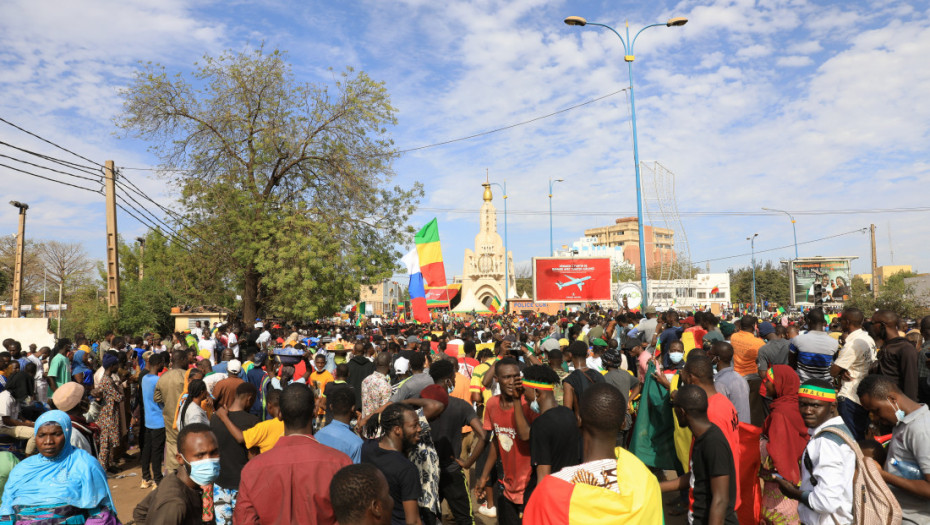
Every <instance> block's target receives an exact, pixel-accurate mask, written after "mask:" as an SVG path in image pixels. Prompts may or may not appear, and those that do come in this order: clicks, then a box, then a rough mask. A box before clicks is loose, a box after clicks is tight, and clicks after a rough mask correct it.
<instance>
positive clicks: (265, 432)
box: [216, 388, 284, 453]
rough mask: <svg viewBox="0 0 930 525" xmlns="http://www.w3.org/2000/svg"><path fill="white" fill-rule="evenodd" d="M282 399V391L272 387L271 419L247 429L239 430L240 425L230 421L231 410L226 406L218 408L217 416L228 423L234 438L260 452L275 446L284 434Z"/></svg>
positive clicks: (270, 394) (268, 405)
mask: <svg viewBox="0 0 930 525" xmlns="http://www.w3.org/2000/svg"><path fill="white" fill-rule="evenodd" d="M280 400H281V391H280V390H277V389H274V388H273V389H271V392H269V393H268V399H267V409H268V415H270V416H271V419H268V420H266V421H262V422H261V423H259V424H257V425H255V426H254V427H252V428H249V429H246V430H239V427H237V426H236V425H234V424H233V422H232V421H230V419H229V410H227V409H226V407H221V408H219V409H217V411H216V416H217V417H218V418H220V421H222V422H223V424H224V425H226V430H228V431H229V433H230V434H231V435H232V437H233V439H235V440H236V441H238V442H239V443H242V444H243V445H245V448H247V449H249V450H251V449H252V448H254V447H257V448H258V450H259V453H261V452H267V451H269V450H271V448H272V447H274V446H275V444H276V443H277V442H278V438H280V437H281V436H283V435H284V421H282V420H281V409H280V403H279V402H280Z"/></svg>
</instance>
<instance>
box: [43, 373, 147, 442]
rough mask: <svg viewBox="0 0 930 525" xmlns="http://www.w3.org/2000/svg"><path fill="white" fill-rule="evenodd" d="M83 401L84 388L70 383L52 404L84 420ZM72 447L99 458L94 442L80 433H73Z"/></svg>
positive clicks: (56, 395)
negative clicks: (82, 414)
mask: <svg viewBox="0 0 930 525" xmlns="http://www.w3.org/2000/svg"><path fill="white" fill-rule="evenodd" d="M83 401H84V386H83V385H81V384H80V383H75V382H74V381H69V382H67V383H65V384H63V385H61V387H60V388H59V389H58V390H56V391H55V393H54V394H52V403H54V404H55V408H57V409H58V410H61V411H62V412H65V413H67V414H68V416H69V417H70V418H71V419H72V420H73V419H74V418H75V416H77V417H79V418H81V419H83V416H81V408H82V405H84V404H85V403H83ZM72 426H73V421H72ZM162 443H163V444H164V438H162ZM71 446H73V447H74V448H79V449H81V450H83V451H85V452H87V453H88V454H91V455H93V456H94V457H97V451H96V450H95V448H94V447H93V440H92V439H91V440H88V439H87V437H86V436H85V435H84V434H83V433H82V432H80V431H79V432H73V431H72V432H71Z"/></svg>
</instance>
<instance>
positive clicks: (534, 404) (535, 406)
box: [530, 399, 539, 414]
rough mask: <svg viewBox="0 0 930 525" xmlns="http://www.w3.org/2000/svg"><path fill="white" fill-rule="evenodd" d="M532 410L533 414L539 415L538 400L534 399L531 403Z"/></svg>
mask: <svg viewBox="0 0 930 525" xmlns="http://www.w3.org/2000/svg"><path fill="white" fill-rule="evenodd" d="M530 410H532V411H533V412H536V413H537V414H538V413H539V401H536V400H535V399H534V400H533V401H532V402H531V403H530Z"/></svg>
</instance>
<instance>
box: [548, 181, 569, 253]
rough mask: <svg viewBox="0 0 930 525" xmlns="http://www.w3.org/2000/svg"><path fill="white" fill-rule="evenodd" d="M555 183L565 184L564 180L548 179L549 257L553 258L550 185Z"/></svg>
mask: <svg viewBox="0 0 930 525" xmlns="http://www.w3.org/2000/svg"><path fill="white" fill-rule="evenodd" d="M555 182H565V179H555V180H552V179H549V256H550V257H552V256H555V246H554V245H553V244H552V185H553V183H555Z"/></svg>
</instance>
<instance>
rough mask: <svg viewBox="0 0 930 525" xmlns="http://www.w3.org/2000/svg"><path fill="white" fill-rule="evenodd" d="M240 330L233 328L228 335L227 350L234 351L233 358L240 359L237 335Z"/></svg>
mask: <svg viewBox="0 0 930 525" xmlns="http://www.w3.org/2000/svg"><path fill="white" fill-rule="evenodd" d="M238 331H239V328H238V327H237V328H233V329H232V330H230V331H229V333H227V334H226V345H227V348H229V349H230V350H232V351H233V357H235V358H236V359H239V335H238V334H237V333H236V332H238Z"/></svg>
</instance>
